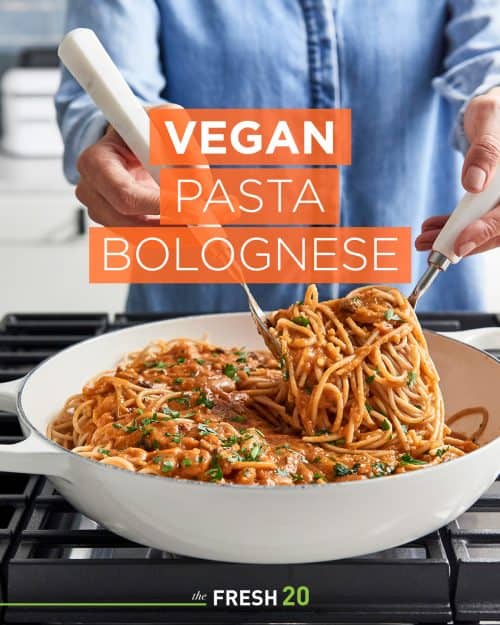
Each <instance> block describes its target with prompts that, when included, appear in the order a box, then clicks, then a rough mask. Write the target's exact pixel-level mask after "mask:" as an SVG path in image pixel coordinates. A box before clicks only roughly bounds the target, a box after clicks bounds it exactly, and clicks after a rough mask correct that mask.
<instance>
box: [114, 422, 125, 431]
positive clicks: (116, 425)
mask: <svg viewBox="0 0 500 625" xmlns="http://www.w3.org/2000/svg"><path fill="white" fill-rule="evenodd" d="M113 427H114V428H115V429H116V430H121V429H123V425H122V424H121V423H113Z"/></svg>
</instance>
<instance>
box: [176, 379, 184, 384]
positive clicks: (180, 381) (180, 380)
mask: <svg viewBox="0 0 500 625" xmlns="http://www.w3.org/2000/svg"><path fill="white" fill-rule="evenodd" d="M183 382H184V378H175V380H174V384H182V383H183Z"/></svg>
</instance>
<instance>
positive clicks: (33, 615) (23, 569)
mask: <svg viewBox="0 0 500 625" xmlns="http://www.w3.org/2000/svg"><path fill="white" fill-rule="evenodd" d="M187 312H188V311H187ZM177 316H178V315H177ZM166 317H167V315H117V316H116V317H114V318H113V319H111V318H109V317H108V315H106V314H81V315H80V314H39V315H38V314H29V315H28V314H9V315H6V316H5V317H4V319H3V320H2V321H1V322H0V382H3V381H7V380H11V379H15V378H17V377H20V376H22V375H24V374H25V373H27V372H28V371H29V370H30V369H31V368H33V367H34V366H36V365H37V364H38V363H39V362H41V361H42V360H44V359H45V358H47V357H49V356H51V355H52V354H54V353H56V352H57V351H58V350H61V349H63V348H64V347H67V346H68V345H71V344H73V343H75V342H77V341H80V340H83V339H86V338H89V337H91V336H96V335H98V334H101V333H103V332H108V331H111V330H114V329H117V328H122V327H126V326H129V325H132V324H136V323H141V322H144V321H153V320H158V319H164V318H166ZM421 321H422V324H423V325H424V327H427V328H429V329H433V330H438V331H450V330H462V329H469V328H473V327H483V326H499V327H500V315H493V314H473V313H470V314H469V313H466V314H453V313H450V314H444V315H442V314H423V315H421ZM492 353H494V355H496V356H497V357H499V358H500V353H498V352H496V353H495V352H494V351H493V350H492ZM21 437H22V435H21V431H20V429H19V426H18V424H17V419H16V417H15V416H14V415H10V414H7V413H1V412H0V444H12V443H15V442H17V441H19V440H20V439H21ZM95 488H96V496H97V497H98V496H99V484H98V483H97V484H96V486H95ZM457 488H460V485H459V484H457ZM207 513H208V514H217V511H216V510H213V511H208V512H207ZM353 513H355V512H354V511H353ZM172 514H182V510H173V511H172ZM202 522H203V518H202V517H200V523H202ZM248 522H249V523H251V519H249V520H248ZM334 524H335V519H334V518H333V519H332V526H334ZM276 540H279V536H276ZM297 540H307V534H305V535H304V536H298V537H297ZM0 602H1V606H0V609H1V610H2V618H1V622H5V623H32V624H35V623H40V624H42V623H75V624H76V623H103V624H104V623H167V622H168V623H193V624H194V623H271V622H272V623H292V622H294V623H296V622H300V623H360V622H366V623H368V622H370V623H382V622H384V623H388V622H391V623H446V622H455V623H461V622H463V623H465V622H475V621H495V620H497V621H498V620H500V480H498V481H496V482H495V483H494V484H493V486H492V487H491V488H490V489H489V490H488V492H487V493H486V494H485V495H484V496H483V497H482V498H481V499H480V500H479V501H478V502H477V503H476V504H475V505H474V506H473V508H471V509H470V510H469V511H468V512H466V513H465V514H463V515H462V516H461V517H460V518H459V519H457V520H456V521H454V522H453V523H451V524H450V525H448V526H447V527H444V528H442V529H441V530H439V531H438V532H435V533H433V534H431V535H429V536H425V537H423V538H421V539H419V540H416V541H414V542H412V543H410V544H406V545H401V546H399V547H396V548H393V549H389V550H387V551H383V552H380V553H375V554H371V555H368V556H365V557H361V558H353V559H348V560H338V561H332V562H323V563H318V564H301V565H248V564H228V563H222V562H212V561H205V560H197V559H193V558H187V557H182V556H178V555H175V554H171V553H165V552H161V551H158V550H155V549H150V548H147V547H144V546H141V545H138V544H135V543H132V542H129V541H127V540H125V539H123V538H121V537H119V536H116V535H114V534H112V533H111V532H108V531H107V530H105V529H103V528H102V527H99V526H98V525H97V524H96V523H95V522H94V521H92V520H91V519H88V518H86V517H84V516H83V515H82V514H80V513H79V512H78V511H76V510H75V509H74V508H72V506H71V505H70V504H69V503H67V502H66V501H65V500H64V499H63V498H62V497H61V496H60V495H59V494H58V493H57V492H56V491H55V490H54V488H53V487H52V485H51V483H50V482H49V481H48V480H47V479H46V478H45V477H41V476H35V475H33V476H30V475H17V474H7V473H0Z"/></svg>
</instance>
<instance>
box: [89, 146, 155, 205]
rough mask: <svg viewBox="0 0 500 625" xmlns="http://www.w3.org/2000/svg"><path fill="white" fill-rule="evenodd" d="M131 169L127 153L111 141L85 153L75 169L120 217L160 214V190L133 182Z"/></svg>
mask: <svg viewBox="0 0 500 625" xmlns="http://www.w3.org/2000/svg"><path fill="white" fill-rule="evenodd" d="M130 154H132V153H130ZM132 156H133V155H132ZM133 158H134V159H135V157H133ZM130 166H131V161H130V160H128V157H127V155H126V150H124V149H123V148H118V147H117V145H116V144H115V143H113V142H112V141H108V142H107V141H102V142H97V143H96V144H95V145H93V146H92V147H90V148H88V149H87V150H85V152H83V153H82V155H81V156H80V158H79V160H78V165H77V167H78V171H79V172H80V175H81V176H83V177H85V178H87V180H91V181H92V185H93V186H95V188H96V190H97V191H98V192H99V193H100V195H102V196H103V197H104V198H106V200H107V201H108V202H109V203H110V204H111V205H112V206H113V207H114V208H115V210H116V211H118V212H119V213H121V214H122V215H129V216H130V215H155V214H159V212H160V188H159V186H158V185H156V184H151V181H150V182H149V184H148V183H143V182H139V181H137V180H135V179H134V177H133V176H132V175H131V174H130V171H129V168H130Z"/></svg>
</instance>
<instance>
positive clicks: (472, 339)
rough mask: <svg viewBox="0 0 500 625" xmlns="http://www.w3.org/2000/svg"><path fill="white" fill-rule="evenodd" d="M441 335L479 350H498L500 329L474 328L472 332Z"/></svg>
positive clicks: (499, 346) (499, 347) (465, 331)
mask: <svg viewBox="0 0 500 625" xmlns="http://www.w3.org/2000/svg"><path fill="white" fill-rule="evenodd" d="M441 334H443V335H444V336H449V337H450V338H452V339H456V340H457V341H462V343H466V344H467V345H472V347H478V348H479V349H498V350H500V328H495V327H492V328H474V329H473V330H462V331H460V332H442V333H441Z"/></svg>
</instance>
